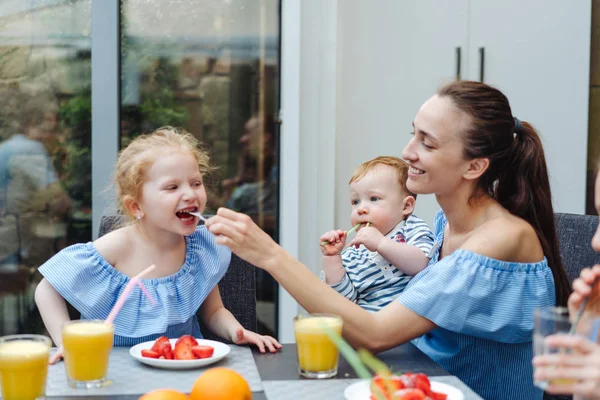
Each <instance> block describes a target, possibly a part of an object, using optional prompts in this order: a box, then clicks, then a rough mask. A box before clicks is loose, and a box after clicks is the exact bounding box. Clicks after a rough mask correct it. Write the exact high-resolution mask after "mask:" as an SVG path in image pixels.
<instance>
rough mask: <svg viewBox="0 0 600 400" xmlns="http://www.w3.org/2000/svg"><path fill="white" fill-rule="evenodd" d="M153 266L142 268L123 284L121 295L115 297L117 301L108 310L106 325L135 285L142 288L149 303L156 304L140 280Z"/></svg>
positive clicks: (113, 317)
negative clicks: (125, 284)
mask: <svg viewBox="0 0 600 400" xmlns="http://www.w3.org/2000/svg"><path fill="white" fill-rule="evenodd" d="M154 268H156V266H155V265H154V264H152V265H151V266H149V267H148V268H146V269H145V270H143V271H142V272H140V273H139V274H137V275H136V276H134V277H133V278H131V280H130V281H129V283H128V284H127V286H125V289H124V290H123V293H121V296H119V298H118V299H117V302H116V303H115V305H114V306H113V308H112V310H110V313H109V314H108V317H106V321H105V322H106V324H107V325H111V324H112V323H113V321H114V320H115V318H116V316H117V314H118V313H119V311H121V308H122V307H123V304H125V301H126V300H127V298H128V297H129V294H130V293H131V291H132V290H133V288H134V287H135V285H138V286H139V288H140V289H141V290H142V293H144V294H145V295H146V297H148V300H150V303H152V305H156V302H155V301H154V299H153V298H152V296H150V293H148V290H147V289H146V287H145V286H144V284H143V283H142V281H141V278H142V276H144V275H146V274H147V273H148V272H150V271H152V270H153V269H154Z"/></svg>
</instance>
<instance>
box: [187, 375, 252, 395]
mask: <svg viewBox="0 0 600 400" xmlns="http://www.w3.org/2000/svg"><path fill="white" fill-rule="evenodd" d="M190 397H191V398H192V400H251V399H252V391H251V390H250V385H248V382H246V380H245V379H244V378H243V377H242V376H241V375H240V374H238V373H237V372H235V371H233V370H230V369H228V368H222V367H218V368H211V369H209V370H208V371H206V372H205V373H203V374H202V375H200V377H199V378H198V379H196V382H194V386H193V387H192V393H190Z"/></svg>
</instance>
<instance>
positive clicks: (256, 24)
mask: <svg viewBox="0 0 600 400" xmlns="http://www.w3.org/2000/svg"><path fill="white" fill-rule="evenodd" d="M120 45H121V146H122V147H123V146H125V145H126V144H127V143H128V142H129V141H130V140H131V139H132V138H134V137H135V136H137V135H139V134H140V133H146V132H151V131H153V130H154V129H156V128H158V127H160V126H164V125H171V126H183V127H184V128H185V129H186V130H187V131H189V132H191V133H192V134H194V135H195V136H196V137H197V138H198V139H199V140H200V141H201V142H202V143H203V145H204V147H205V148H206V149H207V150H208V151H209V153H210V155H211V161H212V164H213V165H214V166H216V167H218V169H217V171H216V173H215V174H214V176H211V177H209V179H208V182H207V184H208V185H209V187H210V188H211V191H210V192H209V206H210V209H209V210H207V213H208V214H210V213H214V211H215V210H216V209H217V208H218V207H219V206H223V205H224V206H227V207H230V208H233V209H235V210H237V211H240V212H244V213H246V214H249V215H251V216H252V217H253V218H254V219H255V220H256V221H257V223H258V224H259V225H260V226H261V227H263V228H264V229H265V230H266V231H267V232H268V233H269V234H270V235H272V236H273V237H275V239H277V237H276V226H277V224H276V221H277V209H278V171H277V166H278V162H277V155H278V149H277V145H276V144H277V141H276V134H277V132H276V128H277V127H276V125H275V123H274V122H273V121H274V120H275V116H276V112H277V110H278V107H279V106H278V101H279V64H278V63H279V2H278V1H277V0H201V1H189V0H188V1H186V0H179V1H176V0H159V1H151V2H150V1H144V0H122V1H121V44H120ZM211 184H212V185H211ZM276 294H277V291H276V284H275V282H274V281H273V280H272V278H271V277H270V276H269V275H268V274H265V273H263V272H262V271H260V270H257V298H258V304H257V313H258V319H259V332H263V333H269V334H272V335H273V334H276V319H275V315H276V312H275V303H276V301H275V299H276Z"/></svg>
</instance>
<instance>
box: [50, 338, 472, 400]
mask: <svg viewBox="0 0 600 400" xmlns="http://www.w3.org/2000/svg"><path fill="white" fill-rule="evenodd" d="M115 350H118V351H122V352H124V351H125V350H127V349H124V348H121V349H118V348H117V349H113V352H114V351H115ZM242 350H243V351H248V350H247V349H246V348H239V347H238V346H232V354H241V353H236V352H241V351H242ZM251 354H252V357H253V359H254V362H255V364H256V368H257V369H258V373H259V375H260V381H261V385H262V391H259V390H257V391H253V393H252V395H253V399H254V400H279V399H282V400H288V399H290V400H291V399H296V400H303V399H315V398H327V399H331V400H338V399H339V400H343V398H344V395H343V391H344V388H345V387H347V386H348V385H350V384H352V383H354V382H356V381H357V376H356V374H355V373H354V371H353V370H352V368H351V367H350V366H349V365H348V364H347V363H346V361H345V360H344V359H343V357H340V365H339V372H338V376H337V377H336V378H334V379H326V380H311V379H304V378H301V377H300V376H299V375H298V364H297V357H296V344H294V343H289V344H284V345H283V349H282V350H281V351H280V352H278V353H276V354H261V353H260V352H258V350H256V349H253V350H252V352H251ZM378 358H380V359H381V360H382V361H384V362H385V363H386V364H387V365H388V366H389V367H390V368H391V369H392V370H393V371H395V372H406V371H412V372H424V373H426V374H427V375H429V376H431V377H434V379H435V380H438V381H441V382H445V383H449V384H451V385H453V386H457V387H459V389H461V390H462V391H463V393H464V395H465V400H481V397H479V396H478V395H476V394H475V393H474V392H472V391H471V390H470V389H469V388H468V387H467V386H466V385H464V384H463V383H462V382H461V381H460V380H458V378H456V377H454V376H451V375H449V374H448V373H447V372H446V371H445V370H444V369H443V368H442V367H440V366H439V365H438V364H436V363H435V362H433V361H432V360H431V359H430V358H429V357H427V356H426V355H425V354H423V353H422V352H421V351H420V350H418V349H417V348H416V347H415V346H413V345H412V344H410V343H406V344H403V345H401V346H397V347H395V348H393V349H391V350H388V351H385V352H383V353H380V354H379V355H378ZM225 360H227V359H225ZM225 360H223V361H220V362H219V363H216V364H213V365H211V366H210V367H212V366H223V364H222V363H223V362H224V361H225ZM131 361H134V362H133V363H132V364H131V365H127V368H129V369H137V368H139V369H141V368H145V367H143V366H142V365H141V364H139V363H138V362H137V361H135V360H133V359H132V360H131ZM225 366H227V365H225ZM61 367H62V365H61ZM148 368H150V367H148ZM194 371H195V373H196V374H197V375H200V373H201V370H194ZM124 378H125V377H123V378H121V379H124ZM190 388H191V387H190ZM144 392H145V390H142V389H141V390H140V394H135V395H134V394H128V395H123V394H112V395H106V396H90V395H89V394H88V395H81V396H71V395H69V396H53V395H52V394H51V393H48V394H49V395H50V396H47V397H46V398H47V399H51V400H83V399H90V398H91V399H92V400H134V399H138V398H139V397H140V395H141V393H144ZM315 393H316V395H315ZM315 396H316V397H315Z"/></svg>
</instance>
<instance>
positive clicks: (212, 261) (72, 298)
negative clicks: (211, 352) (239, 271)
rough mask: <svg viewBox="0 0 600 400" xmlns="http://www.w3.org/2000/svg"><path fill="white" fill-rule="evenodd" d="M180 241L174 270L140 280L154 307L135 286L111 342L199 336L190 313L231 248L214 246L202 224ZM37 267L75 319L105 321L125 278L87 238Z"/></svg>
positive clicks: (122, 343) (221, 272) (225, 262)
mask: <svg viewBox="0 0 600 400" xmlns="http://www.w3.org/2000/svg"><path fill="white" fill-rule="evenodd" d="M185 242H186V246H185V261H184V263H183V265H182V266H181V269H180V270H179V271H178V272H176V273H175V274H173V275H170V276H166V277H163V278H156V279H143V280H142V282H143V283H144V286H145V287H146V289H148V292H149V293H150V295H151V296H152V297H153V298H154V300H155V301H156V303H157V304H156V305H152V304H151V303H150V301H149V300H148V299H147V298H146V296H144V295H143V293H142V291H141V290H138V289H135V290H133V291H132V292H131V294H130V295H129V297H128V299H127V301H126V302H125V304H124V305H123V308H122V309H121V311H120V312H119V314H118V315H117V317H116V318H115V320H114V328H115V335H114V345H115V346H133V345H135V344H137V343H141V342H145V341H149V340H154V339H156V338H157V337H159V336H163V335H164V336H167V337H180V336H181V335H185V334H188V335H193V336H194V337H202V334H201V333H200V327H199V325H198V320H197V318H196V311H198V308H199V307H200V305H201V304H202V302H203V301H204V300H205V299H206V297H207V296H208V294H209V293H210V292H211V291H212V290H213V289H214V288H215V286H216V285H217V283H218V282H219V281H220V280H221V278H222V277H223V275H225V272H226V271H227V268H228V267H229V261H230V259H231V252H230V251H229V249H227V248H226V247H225V246H221V245H218V244H216V243H215V236H214V235H213V234H211V233H210V232H208V230H207V229H206V227H205V226H204V225H199V226H198V227H197V228H196V231H195V232H194V233H193V234H191V235H189V236H186V237H185ZM39 271H40V273H41V274H42V275H43V276H44V278H46V279H47V280H48V282H49V283H50V284H51V285H52V286H53V287H54V289H56V291H57V292H58V293H60V295H61V296H62V297H63V298H64V299H65V300H66V301H67V302H69V303H70V304H71V305H72V306H73V307H75V308H76V309H77V310H78V311H79V312H80V313H81V319H106V317H107V316H108V313H109V312H110V310H111V309H112V307H113V305H114V304H115V302H116V301H117V299H118V298H119V296H120V295H121V292H122V291H123V290H124V289H125V286H126V285H127V283H128V282H129V281H130V278H129V277H128V276H126V275H124V274H122V273H121V272H119V271H118V270H116V269H115V268H114V267H113V266H112V265H110V264H109V263H108V262H107V261H106V260H105V259H104V258H103V257H102V256H101V255H100V253H98V251H97V250H96V248H95V247H94V244H93V243H92V242H88V243H81V244H75V245H72V246H69V247H66V248H64V249H63V250H61V251H60V252H59V253H57V254H56V255H55V256H54V257H52V258H51V259H49V260H48V261H46V262H45V263H44V264H43V265H42V266H41V267H40V268H39Z"/></svg>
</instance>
